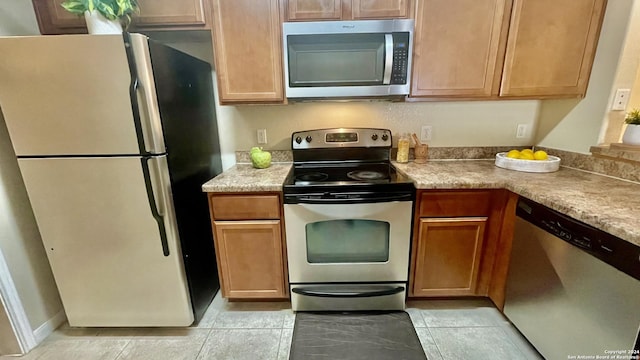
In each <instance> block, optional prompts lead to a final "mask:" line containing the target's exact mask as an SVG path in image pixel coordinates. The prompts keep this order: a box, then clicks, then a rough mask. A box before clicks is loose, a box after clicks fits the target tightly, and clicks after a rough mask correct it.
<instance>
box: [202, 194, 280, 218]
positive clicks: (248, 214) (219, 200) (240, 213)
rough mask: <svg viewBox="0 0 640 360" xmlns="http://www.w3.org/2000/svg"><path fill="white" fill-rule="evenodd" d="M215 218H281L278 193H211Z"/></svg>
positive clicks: (212, 212)
mask: <svg viewBox="0 0 640 360" xmlns="http://www.w3.org/2000/svg"><path fill="white" fill-rule="evenodd" d="M209 203H210V206H211V214H212V216H213V218H214V219H215V220H250V219H280V198H279V196H278V195H276V194H273V195H210V197H209Z"/></svg>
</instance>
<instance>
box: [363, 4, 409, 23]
mask: <svg viewBox="0 0 640 360" xmlns="http://www.w3.org/2000/svg"><path fill="white" fill-rule="evenodd" d="M410 3H411V1H409V0H352V3H351V7H352V9H351V11H352V13H353V18H354V19H356V20H360V19H388V18H389V19H391V18H404V19H406V18H408V17H409V12H410V11H409V10H410Z"/></svg>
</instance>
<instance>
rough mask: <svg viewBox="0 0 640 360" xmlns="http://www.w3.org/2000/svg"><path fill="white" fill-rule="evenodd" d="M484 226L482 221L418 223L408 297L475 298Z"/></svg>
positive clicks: (457, 220) (464, 220)
mask: <svg viewBox="0 0 640 360" xmlns="http://www.w3.org/2000/svg"><path fill="white" fill-rule="evenodd" d="M486 222H487V218H486V217H470V218H443V219H439V218H435V219H432V218H423V219H420V226H419V232H418V236H417V238H416V240H417V242H416V243H415V245H417V249H416V253H417V256H416V265H415V266H416V271H415V275H414V280H413V286H412V294H413V295H414V296H431V295H434V296H438V295H478V293H477V292H476V289H477V283H478V272H479V270H480V259H481V256H482V245H483V244H484V237H485V232H484V230H485V225H486Z"/></svg>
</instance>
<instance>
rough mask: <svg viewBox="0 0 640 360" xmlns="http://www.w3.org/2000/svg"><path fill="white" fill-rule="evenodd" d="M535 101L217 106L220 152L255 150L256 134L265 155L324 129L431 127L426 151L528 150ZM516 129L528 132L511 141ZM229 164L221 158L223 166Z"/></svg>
mask: <svg viewBox="0 0 640 360" xmlns="http://www.w3.org/2000/svg"><path fill="white" fill-rule="evenodd" d="M537 112H538V101H499V102H498V101H474V102H423V103H391V102H348V103H337V102H314V103H297V104H293V105H286V106H282V105H280V106H275V105H272V106H266V105H264V106H260V105H257V106H221V107H220V109H219V114H218V115H219V122H221V123H222V126H223V127H225V129H228V130H227V131H226V132H225V133H223V132H221V134H220V137H221V139H220V141H221V145H223V146H224V147H223V152H226V153H228V152H232V151H235V150H249V149H250V148H251V147H253V146H258V144H257V136H256V131H257V130H258V129H266V130H267V139H268V143H267V144H266V145H260V146H264V148H265V149H268V150H273V149H277V150H288V149H291V144H290V139H291V133H292V132H294V131H299V130H307V129H314V128H326V127H381V128H388V129H391V131H392V132H393V133H394V134H397V133H401V132H415V133H416V134H420V128H421V126H422V125H431V126H432V127H433V130H432V140H431V141H429V142H428V143H429V145H431V146H496V145H530V144H531V143H532V141H533V137H532V129H534V128H535V126H536V118H537ZM518 124H525V125H527V127H528V132H527V136H526V137H525V138H521V139H517V138H516V136H515V134H516V128H517V125H518ZM228 161H229V159H227V163H225V165H228Z"/></svg>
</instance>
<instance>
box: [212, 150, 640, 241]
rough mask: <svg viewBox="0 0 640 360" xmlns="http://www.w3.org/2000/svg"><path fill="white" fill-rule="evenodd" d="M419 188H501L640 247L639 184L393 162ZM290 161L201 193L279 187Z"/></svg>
mask: <svg viewBox="0 0 640 360" xmlns="http://www.w3.org/2000/svg"><path fill="white" fill-rule="evenodd" d="M394 165H395V166H396V168H397V169H398V171H399V172H401V173H404V174H405V175H406V176H408V177H409V178H411V179H412V180H413V181H414V183H415V186H416V188H418V189H473V188H476V189H477V188H485V189H502V188H506V189H508V190H510V191H513V192H514V193H516V194H518V195H521V196H524V197H526V198H529V199H531V200H533V201H536V202H538V203H541V204H543V205H546V206H548V207H550V208H552V209H555V210H558V211H559V212H561V213H564V214H566V215H568V216H570V217H572V218H575V219H578V220H581V221H583V222H585V223H587V224H590V225H592V226H594V227H596V228H598V229H602V230H604V231H606V232H608V233H611V234H613V235H616V236H618V237H620V238H622V239H625V240H627V241H629V242H631V243H634V244H636V245H638V246H640V220H638V214H637V209H640V184H639V183H635V182H631V181H625V180H619V179H616V178H611V177H607V176H603V175H598V174H593V173H589V172H585V171H579V170H573V169H570V168H566V167H560V170H559V171H557V172H553V173H544V174H537V173H525V172H518V171H512V170H505V169H501V168H498V167H496V166H495V165H494V164H493V160H431V161H429V162H427V163H426V164H415V163H413V162H410V163H408V164H397V163H394ZM290 169H291V163H274V164H273V165H272V166H271V167H269V168H267V169H254V168H252V167H251V165H250V164H237V165H236V166H234V167H232V168H231V169H229V170H227V171H225V172H224V173H222V174H220V175H218V176H217V177H215V178H214V179H211V180H209V181H208V182H207V183H205V184H204V185H203V186H202V190H203V191H205V192H259V191H281V190H282V184H283V183H284V180H285V178H286V177H287V175H288V174H289V171H290Z"/></svg>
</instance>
